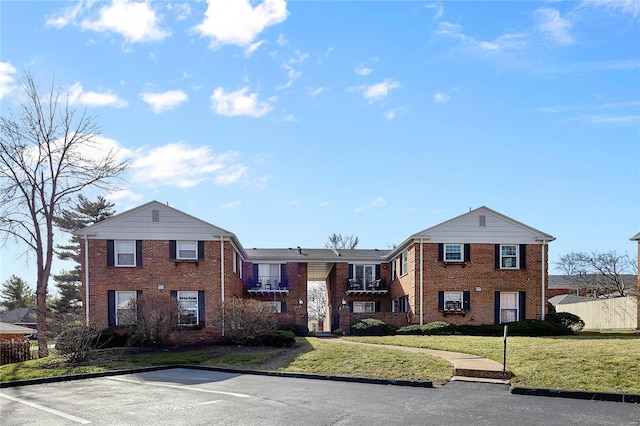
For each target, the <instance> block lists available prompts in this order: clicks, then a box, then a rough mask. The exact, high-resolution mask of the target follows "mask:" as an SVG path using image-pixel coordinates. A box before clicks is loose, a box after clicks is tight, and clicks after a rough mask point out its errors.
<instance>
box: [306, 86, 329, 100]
mask: <svg viewBox="0 0 640 426" xmlns="http://www.w3.org/2000/svg"><path fill="white" fill-rule="evenodd" d="M326 90H327V88H326V87H309V88H308V89H307V93H308V94H309V96H311V97H314V98H315V97H316V96H318V95H319V94H320V93H322V92H324V91H326Z"/></svg>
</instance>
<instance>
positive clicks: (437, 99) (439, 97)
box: [433, 92, 451, 104]
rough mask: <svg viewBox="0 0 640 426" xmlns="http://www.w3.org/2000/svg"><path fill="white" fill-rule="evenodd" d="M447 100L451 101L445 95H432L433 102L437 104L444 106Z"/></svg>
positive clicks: (439, 93)
mask: <svg viewBox="0 0 640 426" xmlns="http://www.w3.org/2000/svg"><path fill="white" fill-rule="evenodd" d="M449 99H451V96H449V95H447V94H446V93H442V92H436V93H435V94H434V95H433V101H434V102H437V103H439V104H444V103H446V102H448V101H449Z"/></svg>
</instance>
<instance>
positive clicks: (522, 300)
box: [518, 291, 527, 321]
mask: <svg viewBox="0 0 640 426" xmlns="http://www.w3.org/2000/svg"><path fill="white" fill-rule="evenodd" d="M518 299H519V300H518V321H524V320H525V319H526V318H527V316H526V312H525V305H526V300H527V298H526V292H524V291H521V292H519V293H518Z"/></svg>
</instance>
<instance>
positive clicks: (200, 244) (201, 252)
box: [198, 241, 204, 260]
mask: <svg viewBox="0 0 640 426" xmlns="http://www.w3.org/2000/svg"><path fill="white" fill-rule="evenodd" d="M202 259H204V241H198V260H202Z"/></svg>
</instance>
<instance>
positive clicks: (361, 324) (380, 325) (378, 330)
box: [351, 318, 396, 336]
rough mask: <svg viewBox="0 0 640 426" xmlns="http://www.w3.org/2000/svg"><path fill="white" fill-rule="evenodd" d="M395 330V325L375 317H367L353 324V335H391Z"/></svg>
mask: <svg viewBox="0 0 640 426" xmlns="http://www.w3.org/2000/svg"><path fill="white" fill-rule="evenodd" d="M395 332H396V327H395V326H393V325H391V324H387V323H386V322H383V321H380V320H378V319H375V318H365V319H363V320H360V321H358V322H357V323H355V324H354V325H352V326H351V334H352V335H353V336H389V335H393V334H395Z"/></svg>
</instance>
